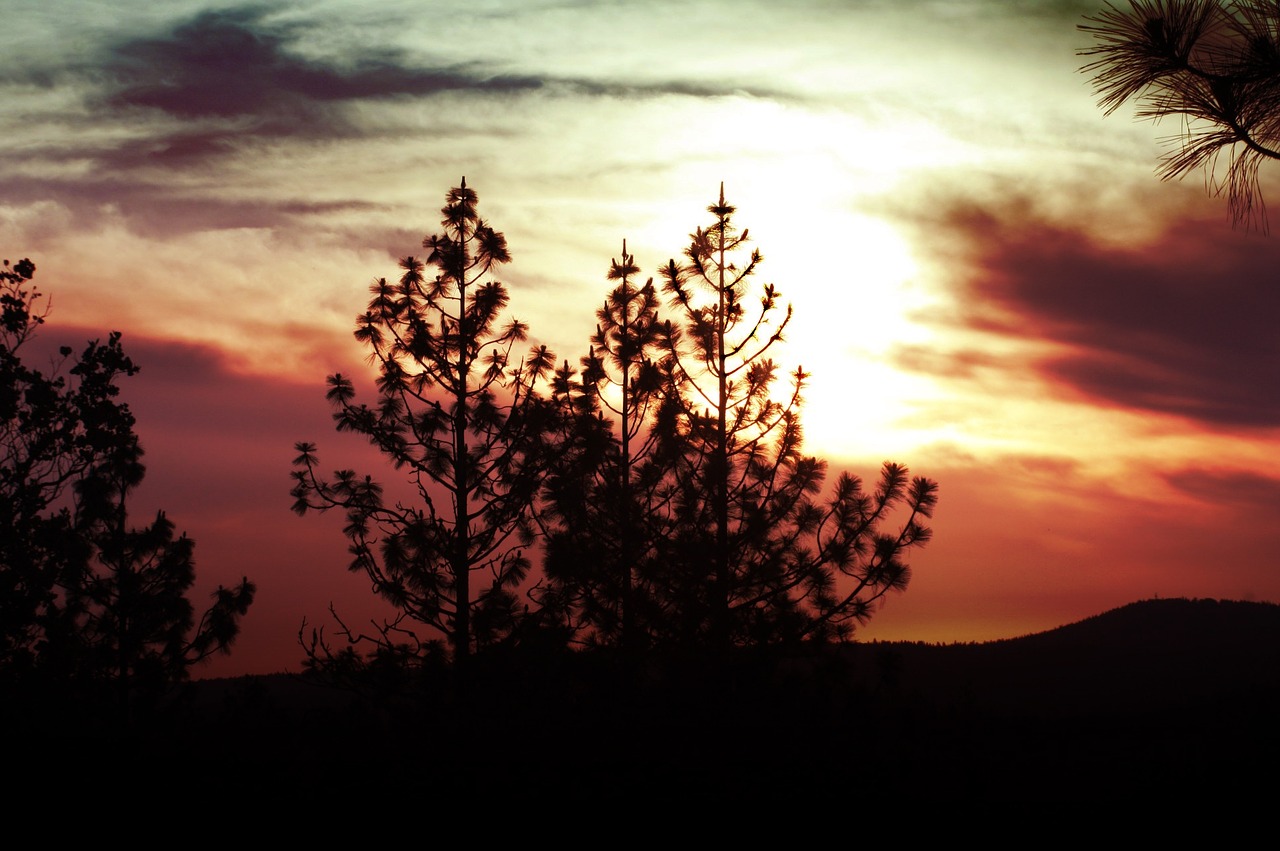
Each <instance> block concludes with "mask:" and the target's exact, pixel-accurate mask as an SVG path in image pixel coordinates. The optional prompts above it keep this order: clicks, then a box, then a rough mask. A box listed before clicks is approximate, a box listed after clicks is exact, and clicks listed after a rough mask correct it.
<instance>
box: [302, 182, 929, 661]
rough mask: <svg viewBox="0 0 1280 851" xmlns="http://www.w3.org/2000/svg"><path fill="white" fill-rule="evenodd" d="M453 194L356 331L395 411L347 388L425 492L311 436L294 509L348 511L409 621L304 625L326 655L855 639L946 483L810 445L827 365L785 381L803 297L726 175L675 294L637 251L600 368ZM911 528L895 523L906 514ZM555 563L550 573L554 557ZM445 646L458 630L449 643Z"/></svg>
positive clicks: (628, 650)
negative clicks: (868, 471) (789, 295)
mask: <svg viewBox="0 0 1280 851" xmlns="http://www.w3.org/2000/svg"><path fill="white" fill-rule="evenodd" d="M477 203H478V199H477V196H476V193H475V192H474V191H473V190H472V189H470V188H468V187H467V185H466V181H465V180H463V181H462V183H461V185H460V186H459V187H457V188H455V189H452V190H451V191H450V192H449V193H448V196H447V201H446V206H445V207H444V209H443V210H442V222H441V225H442V229H443V230H442V233H440V234H438V235H430V236H428V237H427V238H426V239H425V240H424V241H423V246H424V248H426V249H427V250H428V255H427V257H426V259H425V261H424V260H422V259H420V258H418V257H412V256H411V257H406V258H404V259H403V260H402V261H401V264H400V265H401V269H402V274H401V277H400V278H399V280H398V281H396V282H389V281H387V280H386V279H378V280H377V281H375V283H374V284H373V286H372V288H371V290H372V294H373V297H372V299H371V300H370V302H369V305H368V308H367V310H366V312H365V313H364V315H363V316H362V317H361V318H360V320H359V321H358V323H357V329H356V338H357V339H358V340H359V341H360V342H361V343H362V344H364V345H365V346H367V347H368V349H369V351H370V355H371V358H372V360H373V362H374V363H375V365H376V366H377V368H378V371H379V375H378V379H377V383H376V395H375V398H374V401H373V402H365V401H361V400H360V394H359V393H358V392H357V389H356V383H355V382H354V381H352V379H351V378H350V377H348V376H343V375H334V376H331V377H330V379H329V386H330V390H329V400H330V402H331V403H332V404H333V406H334V411H335V414H334V416H335V419H336V421H337V424H338V428H339V430H342V431H352V432H355V433H358V434H362V435H364V436H365V437H367V438H368V439H369V441H370V442H371V443H372V445H374V446H375V447H377V448H378V449H379V450H380V451H381V452H382V453H383V454H385V455H386V456H387V458H388V461H389V462H390V464H391V466H392V467H393V469H394V470H395V471H397V474H398V475H403V476H405V477H406V478H407V479H408V480H409V482H410V483H411V484H412V486H413V488H414V489H416V492H417V497H416V499H415V500H413V501H412V502H404V501H392V500H389V499H387V498H385V496H384V490H383V486H382V484H381V483H380V482H379V480H378V478H377V477H375V476H373V475H370V474H361V473H357V472H356V471H353V470H341V469H340V470H337V471H335V472H334V473H333V474H332V475H330V476H327V477H326V476H324V475H322V474H321V472H320V469H319V462H318V460H317V459H318V456H317V448H316V445H315V444H313V443H310V442H307V443H299V444H298V447H297V448H298V452H299V454H298V456H297V458H296V459H295V466H296V469H295V472H294V479H295V487H294V491H293V496H294V498H295V503H294V507H295V509H296V510H297V511H298V512H299V513H305V512H307V511H310V510H321V511H323V510H329V509H340V510H342V511H344V512H345V513H346V515H347V519H348V524H347V527H346V531H347V536H348V539H349V544H350V550H351V552H352V554H353V556H354V558H353V561H352V563H351V569H352V570H354V571H358V572H362V573H364V574H366V575H367V576H368V577H369V578H370V579H371V581H372V583H373V587H374V589H375V591H376V592H377V593H378V594H380V595H381V596H383V597H384V598H385V599H387V600H388V601H390V602H391V603H392V604H393V605H394V606H395V608H396V611H397V615H396V616H395V617H394V618H393V619H392V620H390V621H388V622H386V623H383V624H381V625H380V626H378V627H376V628H374V629H373V630H370V631H364V632H361V631H357V630H353V629H351V628H349V627H348V625H347V624H345V623H344V622H343V621H342V620H341V614H340V612H335V617H336V618H338V620H337V623H336V624H335V625H331V626H329V627H323V626H320V627H313V628H312V630H311V632H310V633H309V634H306V633H304V639H305V650H306V653H307V656H308V663H309V664H310V665H311V666H313V667H314V668H317V669H323V670H325V671H328V672H329V673H331V674H332V675H334V676H335V677H337V678H339V679H344V680H349V679H351V678H352V677H356V676H364V677H366V678H374V679H381V680H385V678H386V677H395V676H399V675H398V674H394V673H392V672H394V671H396V670H400V671H402V672H404V671H408V670H419V671H423V672H425V671H427V670H428V669H429V668H431V667H432V666H436V665H440V664H444V663H445V662H446V661H447V660H452V661H453V662H457V663H463V662H465V660H467V659H468V658H469V657H471V656H473V655H474V654H476V653H477V652H488V651H498V650H503V649H510V648H513V647H517V646H530V647H549V646H559V647H568V646H582V647H612V648H617V649H619V650H621V651H622V652H623V653H624V654H625V655H627V657H628V658H631V659H633V660H634V659H636V658H638V655H639V654H642V653H650V652H658V653H661V652H669V651H673V650H676V649H683V650H692V651H697V652H704V651H712V652H718V653H724V652H726V651H728V650H729V649H730V648H734V647H748V646H771V645H789V644H796V643H805V642H826V641H832V640H836V641H840V640H846V639H848V638H850V637H851V636H852V635H853V631H854V628H855V626H856V625H858V624H859V623H862V622H864V621H866V619H867V618H869V617H870V616H871V615H872V614H873V612H874V611H875V608H876V606H877V604H878V602H879V601H880V600H881V599H882V598H883V597H884V596H885V595H886V594H889V593H891V592H894V591H901V590H903V589H904V588H905V587H906V585H907V583H908V581H909V578H910V569H909V567H908V565H907V563H906V561H905V556H906V555H907V553H908V552H909V551H910V550H911V549H913V548H914V547H917V546H920V545H922V544H923V543H925V542H926V541H927V540H928V538H929V534H930V532H929V529H928V527H927V526H926V525H925V522H926V521H927V520H928V518H929V517H931V516H932V513H933V509H934V506H935V505H936V502H937V486H936V484H935V483H933V482H932V481H929V480H928V479H924V478H920V477H917V478H914V479H912V478H911V477H910V476H909V475H908V473H907V470H906V468H905V467H903V466H901V465H898V464H893V463H886V464H885V465H884V468H883V470H882V471H881V475H880V477H879V480H878V481H877V482H876V484H875V486H874V487H872V488H866V487H864V485H863V482H862V481H861V480H860V479H859V478H858V477H856V476H853V475H850V474H847V473H846V474H841V475H840V476H839V478H838V479H837V481H836V482H835V484H834V486H833V487H831V488H829V489H828V488H826V487H825V484H824V483H825V476H826V464H825V462H823V461H821V460H819V459H817V458H815V457H812V456H807V455H805V454H804V453H803V452H802V429H801V425H800V408H801V404H802V395H801V394H802V391H803V389H804V385H805V379H806V377H807V375H806V373H805V372H804V371H803V370H802V369H797V370H795V372H794V373H793V374H792V375H791V376H790V387H789V389H787V390H786V391H785V392H784V393H782V394H781V395H779V394H778V393H777V392H776V390H775V383H776V379H777V378H778V368H777V366H776V364H775V362H774V361H773V360H772V355H773V351H774V349H775V348H776V347H777V346H779V345H781V344H782V342H783V339H784V332H785V330H786V328H787V325H788V323H789V321H790V317H791V310H790V308H789V307H784V306H783V304H782V302H781V300H780V296H779V293H778V291H777V289H776V288H775V287H774V286H773V285H772V284H764V285H762V286H759V287H757V286H756V285H755V281H754V276H755V274H756V272H757V270H758V267H759V266H760V264H761V262H762V257H761V255H760V253H759V251H756V250H751V249H749V248H748V239H747V231H746V230H741V231H740V230H738V228H737V227H736V225H735V223H734V220H733V215H734V213H735V209H734V207H733V206H732V205H730V204H728V203H727V202H726V201H725V197H724V191H723V187H722V188H721V192H720V196H719V198H718V200H717V201H716V202H715V203H714V204H712V205H711V206H710V207H708V212H710V213H711V216H712V221H711V223H710V224H709V225H708V227H707V228H705V229H703V228H698V229H697V230H696V231H695V232H694V233H693V234H692V236H691V239H690V243H689V245H688V247H687V248H686V249H685V252H684V259H683V261H681V262H677V261H676V260H670V261H669V262H668V263H667V264H666V265H665V266H662V267H660V269H659V271H660V274H661V277H662V286H661V293H662V294H663V295H665V298H666V308H665V309H666V311H668V312H669V314H670V315H669V316H667V315H664V308H663V299H662V297H661V296H660V295H659V290H658V288H657V287H655V285H654V283H653V280H652V278H650V279H649V280H647V281H646V282H645V283H644V284H640V283H639V276H640V267H639V266H638V265H637V264H636V262H635V259H634V257H633V256H632V255H631V254H629V253H628V252H627V248H626V243H625V242H624V243H623V251H622V255H621V257H620V259H614V260H613V261H612V262H611V264H610V267H609V273H608V279H609V281H610V282H611V289H609V290H608V292H607V293H606V294H605V296H604V298H603V302H602V307H601V308H600V309H599V310H598V311H597V326H596V330H595V333H594V334H592V335H590V338H589V341H588V342H587V343H586V344H585V345H584V348H585V350H586V353H585V354H584V355H583V356H582V357H581V358H580V359H579V364H580V368H579V367H574V366H572V365H571V363H570V362H569V360H567V359H566V360H563V361H558V360H557V358H556V356H555V355H553V354H552V353H551V352H549V351H548V350H547V349H546V347H545V346H534V347H533V348H532V349H530V350H529V351H528V352H527V353H526V354H524V355H523V356H521V355H519V354H518V353H517V347H518V345H519V344H520V343H522V342H523V341H525V339H526V336H527V333H528V329H527V328H526V327H525V326H524V325H523V324H522V323H520V322H519V321H517V320H514V319H507V318H505V317H504V316H503V311H504V310H505V309H506V307H507V304H508V293H507V290H506V287H505V286H504V285H503V284H502V283H501V282H500V281H498V280H497V279H496V278H495V275H496V272H497V270H498V269H499V267H500V266H502V265H503V264H505V263H507V262H508V261H509V260H510V259H511V258H510V254H509V252H508V249H507V244H506V240H505V238H504V237H503V235H502V234H501V233H500V232H498V231H496V230H495V229H494V228H493V227H492V226H490V225H489V224H488V222H486V221H485V220H484V219H483V218H481V217H480V215H479V213H478V210H477ZM894 524H897V525H894ZM538 561H541V566H542V568H543V569H542V570H538V569H537V562H538ZM441 639H443V641H441Z"/></svg>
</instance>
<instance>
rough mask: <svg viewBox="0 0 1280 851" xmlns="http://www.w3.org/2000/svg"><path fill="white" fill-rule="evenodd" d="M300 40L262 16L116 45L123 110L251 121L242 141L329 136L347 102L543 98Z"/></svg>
mask: <svg viewBox="0 0 1280 851" xmlns="http://www.w3.org/2000/svg"><path fill="white" fill-rule="evenodd" d="M294 35H295V33H294V32H292V31H291V30H290V28H289V27H286V26H283V25H270V24H268V23H267V22H266V21H265V20H264V14H263V12H262V11H260V10H253V9H235V10H227V11H218V12H204V13H201V14H200V15H198V16H196V17H195V18H194V19H193V20H191V21H190V22H189V23H185V24H181V25H179V26H177V27H175V28H174V29H173V31H172V33H170V34H169V35H167V36H164V37H160V38H136V39H132V40H129V41H126V42H124V43H122V44H119V45H117V46H116V47H115V48H114V49H113V50H112V55H111V57H110V59H109V60H108V62H107V64H106V70H107V73H108V75H109V76H110V77H111V78H112V79H113V80H114V81H115V91H114V92H113V93H112V94H110V95H109V96H108V97H107V98H106V104H107V105H108V106H109V107H112V108H116V109H126V108H143V109H154V110H158V111H160V112H162V113H164V114H166V115H169V116H171V117H174V118H177V119H182V120H198V119H245V120H247V126H245V127H241V128H238V132H241V133H243V132H246V131H248V132H251V133H255V134H262V135H270V136H295V135H319V136H324V135H330V134H333V133H335V132H338V131H339V130H342V129H346V127H347V120H346V119H345V118H343V117H342V116H340V115H339V114H337V113H335V112H334V111H333V110H332V109H330V107H331V106H332V105H334V104H341V103H343V102H350V101H357V100H368V99H382V98H393V97H398V96H415V97H425V96H430V95H435V94H439V93H441V92H449V91H458V90H476V91H483V92H508V91H523V90H528V89H536V88H538V87H539V86H541V82H540V81H539V80H537V79H535V78H532V77H516V76H503V75H492V76H491V75H485V74H484V73H483V72H482V71H481V70H480V69H479V68H478V67H476V66H453V67H444V68H414V67H408V66H405V65H399V64H396V63H395V62H388V61H378V62H371V61H361V62H357V63H354V64H352V65H350V66H343V65H340V64H338V63H337V62H335V61H321V60H316V59H308V58H304V57H302V56H299V55H297V54H295V53H292V52H290V50H289V44H290V42H291V37H292V36H294Z"/></svg>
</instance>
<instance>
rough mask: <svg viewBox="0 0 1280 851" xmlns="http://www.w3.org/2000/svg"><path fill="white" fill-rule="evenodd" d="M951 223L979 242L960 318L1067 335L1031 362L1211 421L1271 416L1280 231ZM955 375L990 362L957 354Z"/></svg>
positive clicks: (1274, 410)
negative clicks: (1148, 232) (1126, 242)
mask: <svg viewBox="0 0 1280 851" xmlns="http://www.w3.org/2000/svg"><path fill="white" fill-rule="evenodd" d="M948 226H949V227H951V228H953V229H955V230H957V231H959V232H961V233H962V234H964V236H965V237H966V238H967V239H968V240H969V241H970V242H971V244H972V245H974V246H975V251H976V261H977V262H976V265H975V267H974V270H973V272H972V274H971V275H970V276H969V278H968V280H967V281H966V282H965V284H964V286H963V297H962V304H961V312H960V317H959V319H958V321H959V322H960V323H961V324H962V325H964V326H966V327H968V328H970V329H974V330H979V331H986V332H990V333H995V334H999V335H1002V336H1013V337H1021V338H1026V339H1029V340H1039V341H1045V342H1050V343H1057V344H1063V345H1064V346H1065V347H1066V353H1065V354H1063V355H1061V356H1056V357H1052V358H1047V359H1045V360H1043V361H1041V362H1039V363H1037V364H1035V365H1034V366H1035V368H1036V369H1038V370H1039V371H1040V372H1041V373H1042V374H1043V375H1045V376H1046V377H1048V378H1050V379H1051V380H1053V381H1055V382H1058V383H1059V384H1061V385H1065V386H1067V387H1070V388H1072V390H1073V391H1074V392H1076V393H1080V394H1083V395H1085V396H1086V397H1088V398H1091V399H1093V400H1094V401H1096V402H1102V403H1107V404H1112V405H1117V406H1124V407H1131V408H1138V409H1143V410H1150V411H1157V412H1161V413H1169V414H1177V415H1181V416H1185V417H1189V418H1192V419H1196V420H1200V421H1202V422H1205V423H1207V424H1211V425H1218V426H1263V427H1267V426H1276V425H1280V393H1277V392H1276V388H1277V387H1280V333H1277V320H1278V319H1280V286H1277V283H1276V272H1275V270H1276V269H1277V268H1278V267H1280V241H1277V240H1276V239H1272V238H1267V237H1263V236H1260V235H1258V234H1249V233H1242V232H1235V231H1231V230H1230V229H1229V228H1228V227H1227V226H1226V224H1225V223H1219V222H1213V223H1206V222H1203V221H1182V222H1179V223H1177V224H1175V225H1173V226H1171V227H1170V228H1169V229H1168V230H1167V231H1166V232H1165V233H1164V234H1163V235H1162V236H1161V237H1160V238H1159V239H1158V240H1156V241H1154V242H1151V243H1145V244H1142V245H1135V246H1133V247H1115V246H1111V245H1104V244H1101V243H1099V242H1098V241H1096V240H1093V239H1091V238H1089V237H1087V236H1086V235H1084V234H1083V233H1081V232H1079V231H1076V230H1072V229H1069V228H1067V227H1063V226H1053V225H1050V224H1046V223H1042V222H1034V221H1032V222H1030V223H1028V221H1027V220H1025V219H1023V220H1019V221H1016V222H1014V221H1011V219H1010V218H1009V217H1005V216H997V215H993V214H991V213H990V212H987V211H983V210H977V209H970V210H964V211H959V212H957V213H956V214H955V215H954V216H952V218H951V220H950V221H949V223H948ZM903 356H904V358H905V359H904V360H903V363H904V365H908V366H914V367H915V368H917V369H925V370H926V371H929V372H934V373H937V374H943V375H948V374H950V375H957V374H959V375H963V374H966V370H970V371H972V369H973V368H974V367H975V365H986V364H989V363H991V359H990V358H987V357H984V355H983V354H982V353H979V352H968V353H961V354H960V355H958V356H957V358H956V359H948V361H945V362H943V363H942V365H941V366H939V364H938V363H933V364H932V365H930V362H929V361H927V360H922V359H920V358H918V357H914V358H913V356H912V354H911V352H904V353H903Z"/></svg>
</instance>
